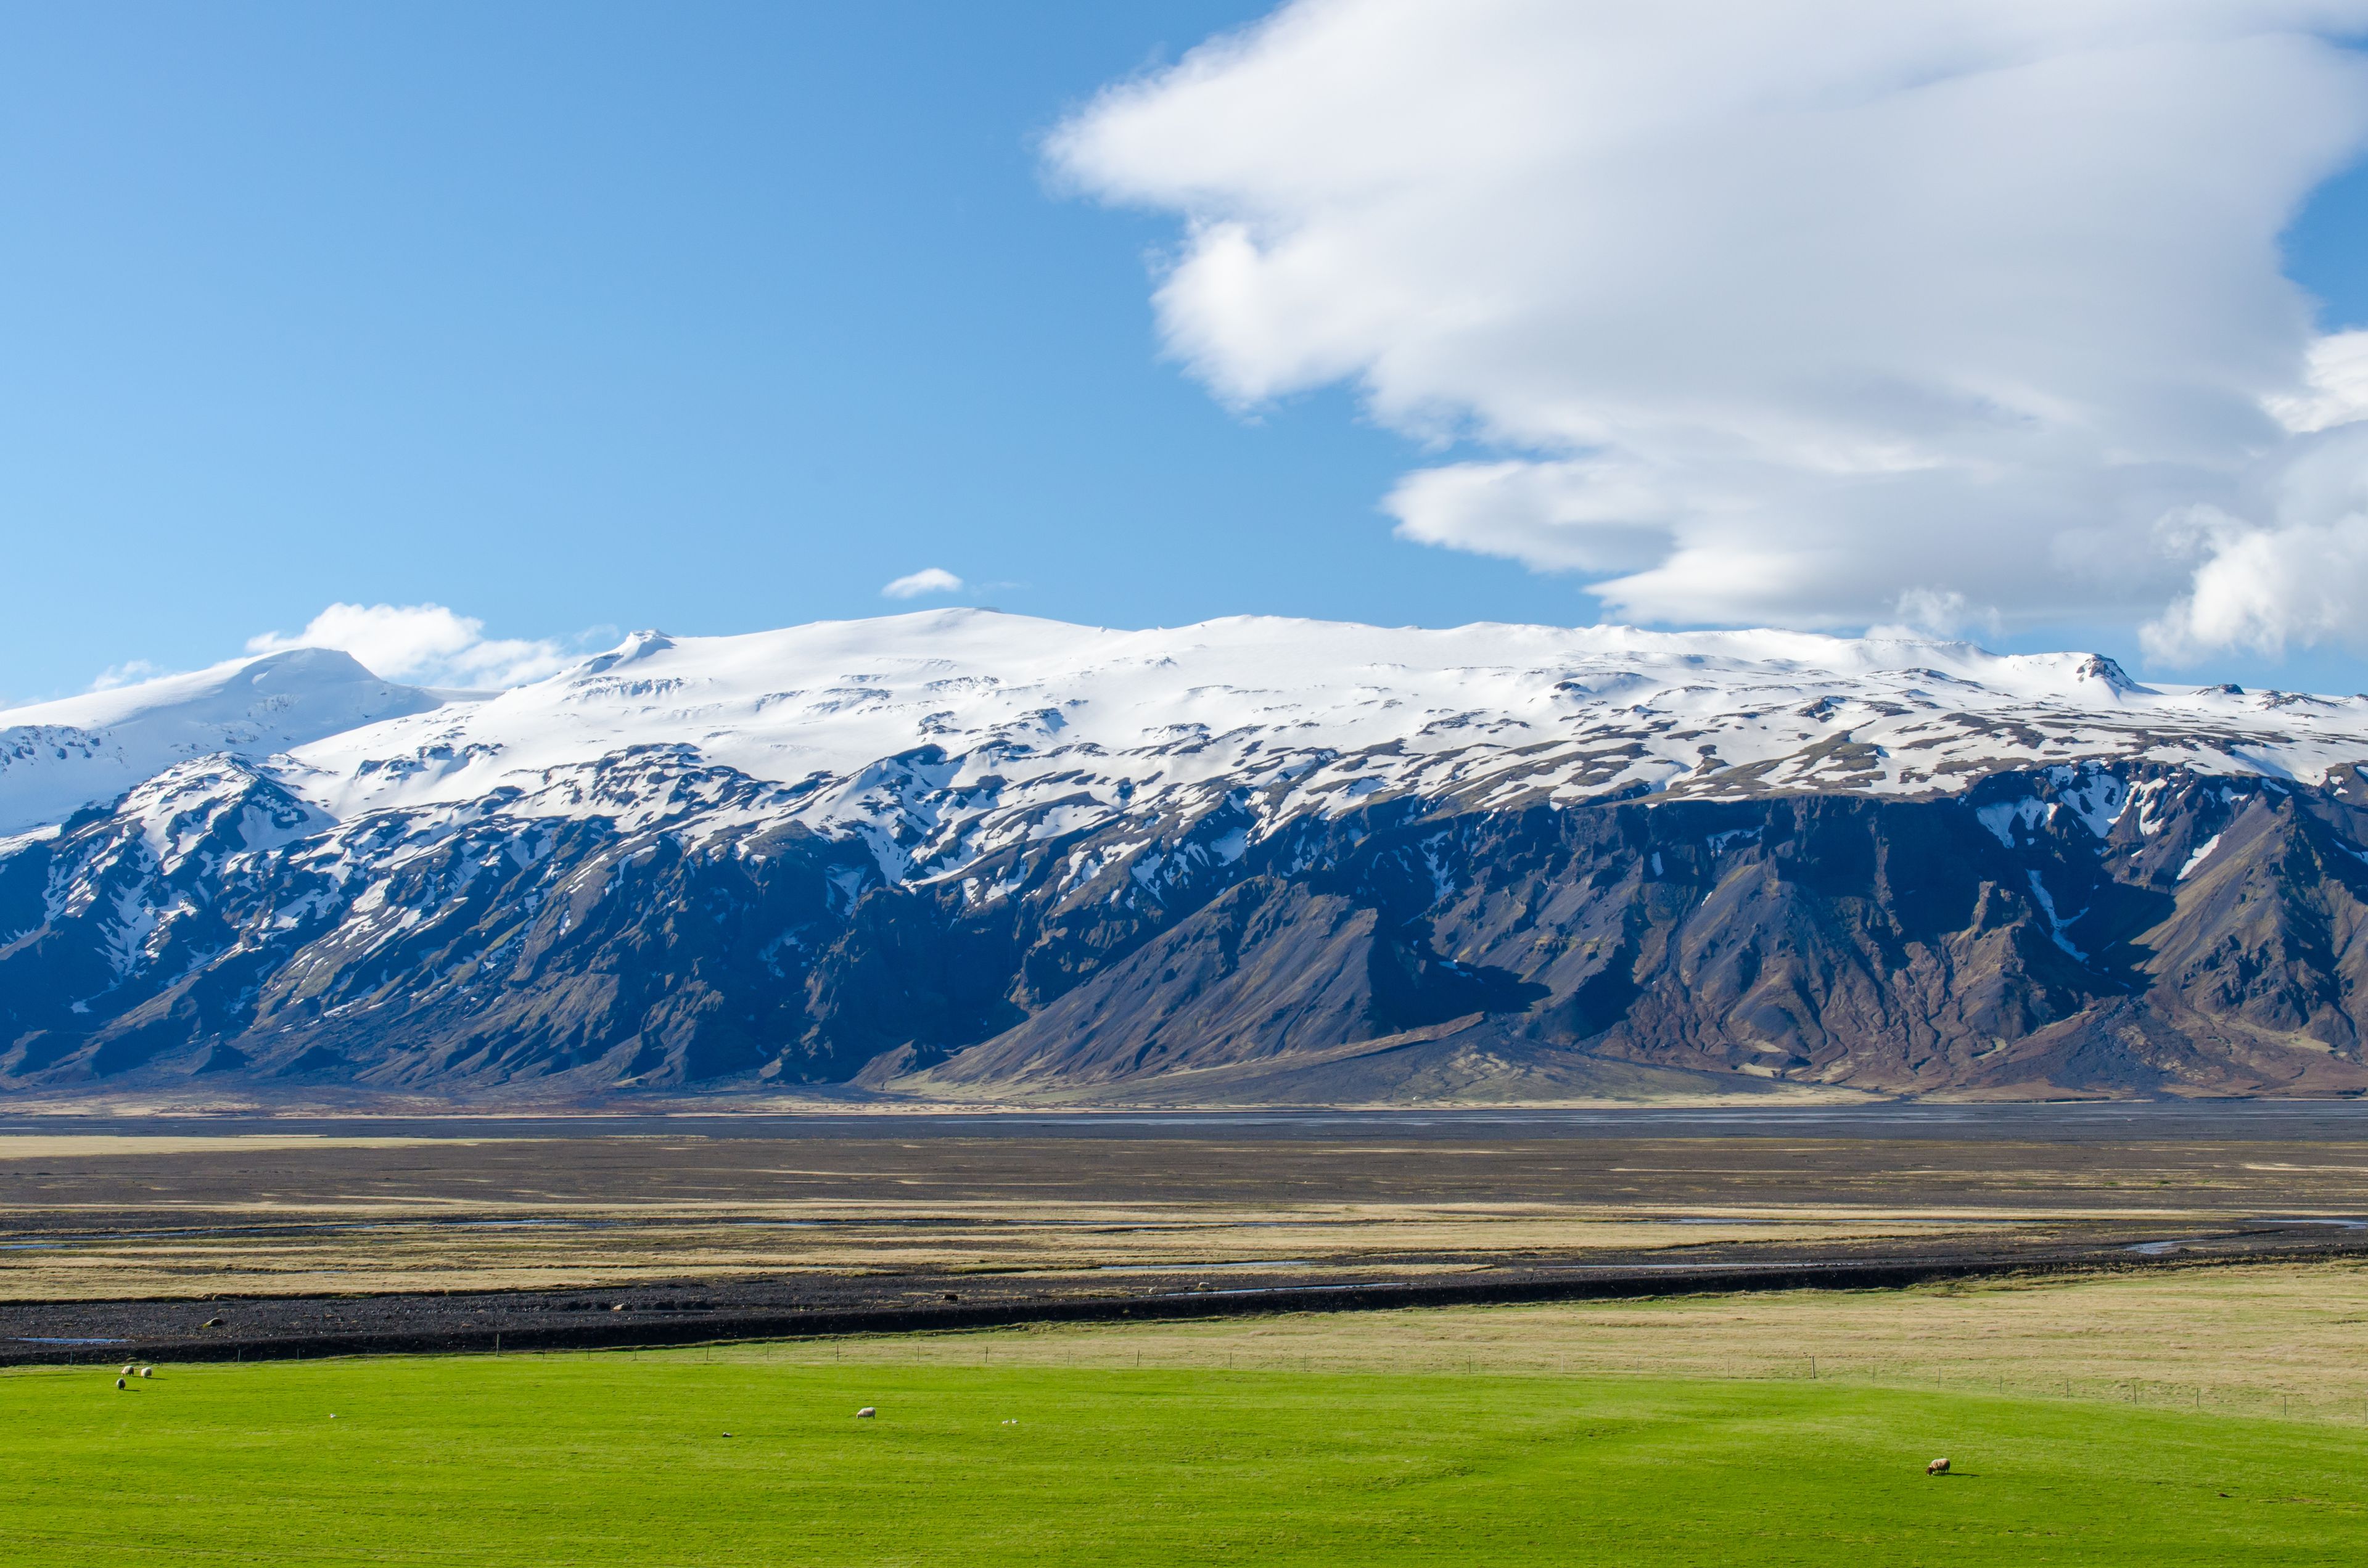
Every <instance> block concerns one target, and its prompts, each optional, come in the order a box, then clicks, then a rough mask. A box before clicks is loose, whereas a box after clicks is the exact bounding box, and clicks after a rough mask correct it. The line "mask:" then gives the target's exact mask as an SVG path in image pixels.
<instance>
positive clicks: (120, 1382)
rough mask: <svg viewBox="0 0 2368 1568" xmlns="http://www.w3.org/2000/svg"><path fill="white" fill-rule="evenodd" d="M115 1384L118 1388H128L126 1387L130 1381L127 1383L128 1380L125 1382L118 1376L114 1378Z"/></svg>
mask: <svg viewBox="0 0 2368 1568" xmlns="http://www.w3.org/2000/svg"><path fill="white" fill-rule="evenodd" d="M115 1386H116V1387H117V1388H120V1389H128V1388H130V1387H131V1384H130V1383H128V1382H125V1381H123V1380H122V1379H121V1378H118V1379H116V1380H115Z"/></svg>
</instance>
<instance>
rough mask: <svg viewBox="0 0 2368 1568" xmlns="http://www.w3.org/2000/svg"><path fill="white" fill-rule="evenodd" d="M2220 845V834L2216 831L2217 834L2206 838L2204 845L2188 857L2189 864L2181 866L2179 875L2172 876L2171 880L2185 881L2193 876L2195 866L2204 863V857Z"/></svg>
mask: <svg viewBox="0 0 2368 1568" xmlns="http://www.w3.org/2000/svg"><path fill="white" fill-rule="evenodd" d="M2219 847H2220V835H2218V834H2216V833H2215V834H2214V835H2212V836H2211V837H2209V838H2207V839H2205V840H2204V841H2203V846H2201V847H2200V848H2198V849H2197V850H2196V851H2195V853H2194V854H2192V855H2190V856H2189V857H2188V858H2187V864H2186V865H2184V866H2181V867H2180V869H2179V875H2178V876H2176V877H2174V878H2172V879H2171V880H2172V881H2181V882H2183V881H2186V880H2187V879H2188V878H2190V877H2192V876H2193V875H2194V874H2195V868H2197V867H2198V866H2201V865H2202V864H2203V858H2204V857H2205V856H2207V855H2209V854H2211V853H2212V852H2213V851H2214V849H2217V848H2219Z"/></svg>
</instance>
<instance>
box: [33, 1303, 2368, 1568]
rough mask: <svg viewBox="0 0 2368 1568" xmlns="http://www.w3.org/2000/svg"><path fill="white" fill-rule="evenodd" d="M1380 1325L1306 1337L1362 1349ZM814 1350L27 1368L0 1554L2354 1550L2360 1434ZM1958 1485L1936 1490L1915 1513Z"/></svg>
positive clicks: (1489, 1554)
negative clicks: (116, 1378)
mask: <svg viewBox="0 0 2368 1568" xmlns="http://www.w3.org/2000/svg"><path fill="white" fill-rule="evenodd" d="M1421 1315H1422V1314H1414V1313H1409V1314H1393V1316H1404V1317H1408V1318H1413V1317H1419V1316H1421ZM1372 1322H1373V1320H1371V1319H1361V1320H1357V1321H1355V1322H1354V1323H1353V1324H1352V1323H1351V1322H1350V1321H1349V1320H1345V1319H1339V1318H1333V1319H1329V1320H1327V1321H1326V1328H1327V1330H1328V1332H1329V1334H1330V1335H1331V1336H1332V1338H1333V1343H1334V1346H1335V1347H1337V1348H1348V1346H1346V1345H1345V1344H1344V1343H1343V1342H1345V1341H1349V1340H1351V1339H1353V1338H1355V1337H1356V1336H1357V1335H1359V1334H1360V1332H1362V1331H1365V1330H1368V1329H1369V1328H1370V1327H1371V1326H1372ZM1114 1332H1115V1331H1110V1330H1100V1329H1097V1330H1092V1331H1084V1332H1082V1333H1080V1334H1079V1335H1076V1336H1073V1339H1072V1343H1070V1344H1069V1345H1068V1346H1065V1347H1064V1348H1065V1349H1067V1350H1068V1351H1069V1352H1070V1353H1071V1354H1073V1355H1075V1356H1076V1357H1078V1358H1080V1361H1081V1362H1084V1361H1091V1360H1095V1359H1109V1358H1115V1357H1117V1356H1120V1355H1122V1354H1124V1351H1125V1346H1123V1345H1122V1344H1118V1343H1110V1344H1103V1343H1099V1342H1097V1339H1096V1336H1097V1335H1108V1334H1113V1333H1114ZM1422 1332H1423V1331H1422V1329H1421V1328H1420V1326H1419V1325H1409V1326H1406V1327H1402V1328H1400V1329H1399V1330H1398V1335H1399V1336H1400V1337H1401V1339H1402V1338H1403V1336H1404V1335H1406V1334H1408V1333H1413V1334H1417V1335H1419V1334H1421V1333H1422ZM1120 1337H1123V1336H1122V1335H1121V1336H1120ZM947 1348H948V1347H947V1346H945V1345H943V1344H939V1345H937V1346H929V1347H928V1350H929V1352H930V1354H929V1355H928V1357H925V1358H919V1359H916V1358H910V1357H907V1356H905V1355H902V1354H899V1351H898V1347H897V1346H895V1345H894V1344H888V1343H882V1344H876V1345H874V1346H871V1353H870V1355H868V1356H867V1357H864V1358H857V1359H849V1360H842V1361H839V1362H837V1363H836V1364H833V1363H828V1362H824V1361H821V1360H820V1359H818V1358H816V1357H815V1356H814V1347H812V1346H806V1347H782V1349H781V1350H780V1351H779V1352H774V1351H769V1350H768V1348H767V1347H761V1346H751V1347H747V1348H746V1349H744V1350H741V1351H737V1352H730V1351H721V1350H718V1351H705V1352H701V1351H672V1352H666V1353H659V1354H651V1353H641V1354H634V1353H629V1352H613V1351H612V1352H602V1353H596V1354H574V1355H552V1356H510V1357H503V1358H495V1357H491V1356H481V1357H472V1358H382V1359H368V1360H330V1361H310V1362H277V1363H268V1364H262V1365H254V1364H250V1365H246V1366H239V1367H225V1366H207V1367H185V1368H176V1367H170V1366H168V1367H166V1368H165V1369H161V1371H160V1372H159V1374H158V1376H157V1377H156V1378H155V1379H154V1380H150V1381H138V1380H135V1381H133V1382H132V1384H131V1388H130V1389H129V1390H126V1391H123V1392H118V1391H117V1390H116V1389H115V1388H114V1387H113V1382H112V1379H111V1377H110V1376H109V1375H108V1373H109V1372H110V1371H111V1370H112V1369H105V1370H101V1369H63V1368H40V1369H30V1368H27V1369H15V1370H12V1371H9V1372H6V1373H5V1374H0V1465H5V1466H6V1472H7V1474H8V1475H9V1477H10V1484H9V1486H8V1488H7V1489H6V1493H5V1494H0V1552H5V1553H6V1556H7V1558H8V1560H9V1561H11V1562H28V1563H41V1564H76V1565H80V1564H99V1563H121V1562H319V1563H348V1562H355V1563H359V1562H379V1563H383V1562H396V1563H404V1562H411V1563H426V1562H472V1563H484V1564H508V1563H521V1564H522V1563H535V1564H550V1563H583V1564H599V1563H668V1564H684V1565H700V1568H705V1565H711V1564H712V1565H723V1564H734V1565H738V1564H757V1563H766V1564H771V1563H785V1562H794V1563H800V1564H815V1565H825V1564H842V1563H844V1564H859V1563H860V1564H886V1563H916V1564H918V1563H939V1562H963V1563H1005V1562H1011V1563H1019V1562H1028V1563H1066V1562H1095V1563H1107V1562H1146V1563H1148V1562H1259V1563H1327V1564H1331V1563H1340V1562H1360V1563H1398V1562H1406V1563H1434V1562H1489V1563H1508V1564H1519V1563H1530V1562H1540V1563H1543V1562H1556V1563H1573V1562H1577V1563H1629V1562H1666V1563H1676V1564H1696V1563H1701V1564H1708V1563H1731V1562H1754V1563H1770V1564H1787V1563H1813V1562H1832V1561H1834V1560H1835V1559H1836V1558H1837V1557H1839V1556H1842V1555H1844V1554H1847V1556H1848V1557H1849V1559H1850V1561H1853V1562H1865V1563H1879V1564H1893V1563H1897V1564H1911V1563H1943V1562H1945V1563H1965V1564H1976V1563H1990V1562H2051V1563H2085V1562H2099V1563H2103V1562H2148V1563H2181V1564H2183V1563H2237V1562H2242V1563H2328V1562H2344V1561H2357V1560H2358V1559H2359V1557H2360V1555H2361V1554H2362V1552H2363V1551H2368V1432H2363V1430H2362V1428H2361V1427H2360V1426H2358V1425H2357V1424H2351V1425H2343V1424H2336V1423H2330V1422H2325V1421H2309V1420H2301V1419H2294V1420H2286V1419H2277V1418H2262V1417H2258V1416H2240V1415H2226V1414H2218V1413H2213V1412H2201V1413H2199V1412H2197V1411H2194V1410H2184V1409H2180V1408H2176V1407H2164V1406H2160V1405H2155V1404H2144V1403H2129V1402H2120V1401H2113V1400H2107V1399H2062V1398H2040V1397H2032V1396H2029V1395H2025V1396H2021V1397H2017V1396H2012V1395H2009V1396H2000V1395H1998V1394H1997V1393H1995V1392H1975V1391H1972V1390H1946V1389H1938V1388H1922V1389H1919V1388H1911V1387H1884V1386H1877V1385H1873V1384H1869V1383H1864V1382H1857V1381H1826V1380H1817V1381H1811V1380H1808V1379H1806V1378H1797V1379H1793V1380H1791V1381H1783V1380H1775V1379H1769V1380H1760V1381H1744V1380H1733V1379H1708V1378H1695V1379H1685V1380H1678V1379H1670V1378H1666V1377H1651V1376H1627V1377H1621V1376H1605V1375H1601V1374H1595V1375H1554V1374H1542V1373H1532V1374H1528V1375H1522V1374H1509V1373H1503V1372H1485V1371H1475V1370H1467V1369H1438V1370H1431V1371H1406V1370H1391V1371H1381V1370H1363V1371H1329V1372H1327V1371H1296V1370H1283V1369H1276V1368H1275V1367H1272V1366H1260V1367H1258V1368H1255V1369H1244V1368H1239V1367H1237V1368H1235V1369H1232V1370H1226V1369H1220V1368H1217V1367H1214V1366H1210V1365H1200V1366H1155V1367H1145V1368H1143V1369H1134V1368H1133V1367H1109V1366H1096V1365H1087V1364H1072V1365H1050V1364H1029V1365H1007V1366H998V1365H996V1364H995V1361H994V1356H993V1347H992V1346H985V1345H983V1344H982V1345H972V1346H962V1347H961V1348H962V1349H963V1350H967V1351H971V1352H975V1353H978V1359H977V1361H976V1362H975V1363H973V1364H963V1363H962V1362H961V1361H957V1360H956V1359H954V1358H951V1357H946V1356H944V1355H943V1354H942V1353H943V1352H944V1351H945V1350H946V1349H947ZM1213 1348H1214V1346H1204V1349H1213ZM1302 1348H1303V1349H1305V1350H1307V1351H1308V1354H1309V1356H1310V1358H1321V1352H1319V1351H1317V1350H1315V1348H1313V1347H1311V1346H1308V1345H1306V1344H1305V1343H1303V1346H1302ZM1365 1348H1370V1347H1360V1353H1361V1350H1362V1349H1365ZM860 1407H871V1408H874V1409H876V1410H877V1412H878V1415H876V1416H874V1417H871V1418H868V1419H860V1418H858V1417H857V1415H856V1412H857V1410H858V1409H859V1408H860ZM1941 1455H1946V1456H1948V1457H1949V1458H1950V1459H1951V1460H1952V1473H1951V1474H1950V1475H1949V1476H1948V1477H1946V1478H1943V1479H1939V1480H1933V1479H1928V1478H1927V1477H1926V1476H1925V1474H1924V1473H1923V1471H1924V1465H1925V1461H1926V1460H1928V1459H1930V1458H1934V1457H1939V1456H1941Z"/></svg>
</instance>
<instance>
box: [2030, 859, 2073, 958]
mask: <svg viewBox="0 0 2368 1568" xmlns="http://www.w3.org/2000/svg"><path fill="white" fill-rule="evenodd" d="M2024 875H2025V876H2028V877H2029V878H2030V879H2031V896H2032V900H2033V901H2034V902H2036V903H2038V905H2039V909H2040V913H2041V914H2043V915H2046V916H2047V934H2048V936H2049V937H2053V938H2054V939H2055V945H2056V946H2057V947H2059V948H2061V949H2064V950H2065V951H2066V952H2067V953H2070V954H2071V955H2072V956H2073V957H2074V958H2076V959H2078V960H2080V961H2081V962H2082V963H2087V962H2088V961H2089V955H2088V954H2086V953H2084V952H2082V951H2081V950H2080V949H2078V948H2076V947H2074V946H2073V945H2072V938H2071V937H2066V935H2065V934H2064V932H2065V930H2066V927H2068V926H2071V925H2072V924H2073V923H2074V922H2075V921H2078V919H2079V918H2080V915H2086V914H2088V913H2089V912H2088V911H2087V910H2085V909H2084V910H2082V911H2080V914H2079V915H2073V916H2072V918H2071V919H2070V920H2066V918H2064V917H2063V916H2062V915H2058V914H2056V913H2055V894H2054V893H2051V892H2048V891H2047V884H2046V883H2045V882H2044V881H2040V880H2039V873H2038V872H2037V871H2027V872H2025V873H2024Z"/></svg>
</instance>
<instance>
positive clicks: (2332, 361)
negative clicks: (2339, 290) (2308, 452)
mask: <svg viewBox="0 0 2368 1568" xmlns="http://www.w3.org/2000/svg"><path fill="white" fill-rule="evenodd" d="M2305 384H2306V385H2307V387H2308V389H2309V390H2308V391H2306V392H2302V393H2300V394H2285V395H2272V396H2271V397H2270V398H2268V399H2266V400H2264V402H2265V404H2266V406H2267V407H2268V409H2269V411H2270V412H2271V414H2273V415H2277V419H2278V423H2279V424H2281V425H2283V426H2285V427H2286V428H2287V429H2289V430H2292V431H2294V433H2295V434H2296V435H2308V434H2310V433H2311V432H2313V431H2317V430H2332V429H2334V428H2335V427H2336V426H2338V425H2349V424H2351V423H2352V422H2354V421H2355V420H2361V419H2368V332H2339V333H2335V334H2333V335H2330V336H2327V337H2322V338H2320V339H2319V340H2318V341H2317V343H2315V344H2313V345H2311V350H2310V359H2309V361H2308V370H2307V373H2306V378H2305Z"/></svg>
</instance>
